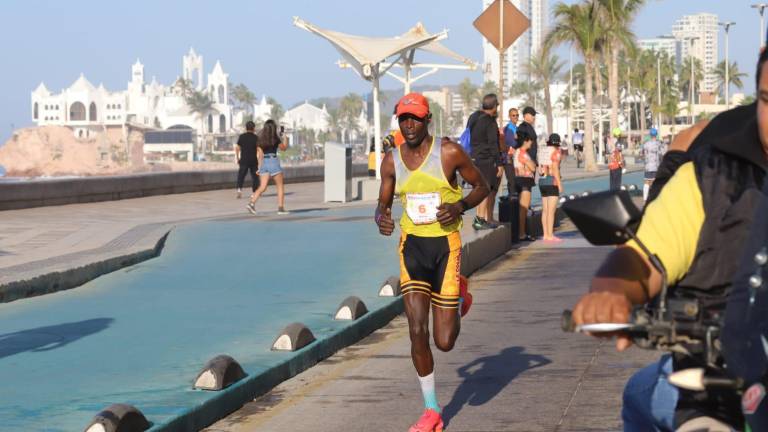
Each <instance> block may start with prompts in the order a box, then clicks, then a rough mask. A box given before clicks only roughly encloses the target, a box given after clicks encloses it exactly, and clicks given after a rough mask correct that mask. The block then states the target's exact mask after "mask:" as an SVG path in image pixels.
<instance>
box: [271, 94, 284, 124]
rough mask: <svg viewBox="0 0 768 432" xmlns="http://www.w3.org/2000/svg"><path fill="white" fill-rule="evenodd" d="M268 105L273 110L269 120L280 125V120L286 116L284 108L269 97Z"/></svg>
mask: <svg viewBox="0 0 768 432" xmlns="http://www.w3.org/2000/svg"><path fill="white" fill-rule="evenodd" d="M267 103H268V104H269V105H272V109H271V110H270V112H269V118H271V119H272V120H274V121H275V122H278V123H279V122H280V119H281V118H283V114H285V110H284V109H283V106H282V105H280V102H278V101H277V100H276V99H275V98H273V97H267Z"/></svg>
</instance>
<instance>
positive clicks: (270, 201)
mask: <svg viewBox="0 0 768 432" xmlns="http://www.w3.org/2000/svg"><path fill="white" fill-rule="evenodd" d="M606 174H607V173H606V171H605V170H602V171H599V172H595V173H587V172H584V171H583V169H576V167H575V161H574V160H573V158H570V159H569V160H567V161H566V162H565V164H564V166H563V177H564V179H576V178H585V177H593V176H600V175H606ZM247 184H248V183H246V185H247ZM267 192H268V193H267V194H266V195H265V196H264V197H262V199H261V200H260V201H259V203H258V204H257V207H258V211H259V215H260V216H262V217H274V216H275V211H276V210H277V198H276V195H275V187H274V186H270V187H269V189H267ZM246 196H247V193H246ZM246 202H247V201H246V199H240V200H237V199H235V192H234V190H218V191H208V192H197V193H186V194H176V195H164V196H153V197H146V198H136V199H128V200H121V201H108V202H97V203H88V204H71V205H63V206H53V207H38V208H31V209H23V210H6V211H2V212H0V286H4V285H5V284H9V283H12V282H15V281H21V280H32V279H33V278H36V277H39V276H42V275H46V274H50V273H53V272H63V271H67V270H70V269H75V268H81V267H83V266H86V265H89V264H91V263H94V262H99V261H104V260H108V259H115V258H120V257H123V256H126V255H128V254H132V253H138V252H139V251H146V250H148V249H152V248H153V247H154V246H155V245H156V243H157V242H158V240H160V239H161V238H162V236H163V235H164V234H165V233H167V232H168V231H169V230H170V229H172V228H173V227H174V226H176V225H178V224H183V223H190V222H196V221H201V220H207V219H216V218H227V217H241V216H244V215H247V213H246V210H245V204H246ZM359 205H370V203H362V202H359V201H357V202H352V203H348V204H338V203H324V202H323V183H319V182H317V183H300V184H290V185H286V207H287V208H288V209H289V210H300V211H306V210H310V209H317V208H334V207H338V206H359Z"/></svg>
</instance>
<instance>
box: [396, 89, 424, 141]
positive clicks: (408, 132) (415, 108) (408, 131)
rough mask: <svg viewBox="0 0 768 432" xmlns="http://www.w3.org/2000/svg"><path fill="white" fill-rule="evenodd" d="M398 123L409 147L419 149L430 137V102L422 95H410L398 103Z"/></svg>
mask: <svg viewBox="0 0 768 432" xmlns="http://www.w3.org/2000/svg"><path fill="white" fill-rule="evenodd" d="M396 114H397V122H398V123H399V125H400V132H401V133H402V134H403V137H404V138H405V143H406V144H407V145H408V146H409V147H418V146H419V145H421V143H422V141H424V138H426V137H427V136H428V135H429V129H428V127H429V122H430V120H431V119H432V114H430V113H429V102H428V101H427V98H425V97H424V96H423V95H422V94H420V93H408V94H407V95H405V96H403V97H402V98H401V99H400V101H398V102H397V111H396Z"/></svg>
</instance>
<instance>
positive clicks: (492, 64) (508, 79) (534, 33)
mask: <svg viewBox="0 0 768 432" xmlns="http://www.w3.org/2000/svg"><path fill="white" fill-rule="evenodd" d="M494 1H495V0H483V10H485V8H487V7H488V6H489V5H490V4H491V3H493V2H494ZM510 1H511V2H512V4H513V5H515V7H516V8H518V9H519V10H520V12H522V13H523V14H524V15H525V16H527V17H528V18H529V19H530V20H531V27H530V28H529V29H528V30H527V31H526V32H525V33H523V34H522V35H520V37H519V38H518V39H517V41H515V43H513V44H512V45H511V46H510V47H509V48H507V51H506V53H505V54H504V94H507V91H508V90H509V86H510V84H511V83H512V82H514V81H527V80H528V79H529V76H528V72H527V70H526V65H527V64H528V62H529V61H530V59H531V56H532V55H534V54H536V52H538V50H539V49H540V48H541V46H542V44H543V43H544V38H545V37H546V35H547V31H548V30H549V0H510ZM483 79H484V80H485V81H493V82H496V83H498V81H499V51H498V50H496V48H495V47H494V46H493V45H491V44H490V43H488V41H487V40H485V38H483Z"/></svg>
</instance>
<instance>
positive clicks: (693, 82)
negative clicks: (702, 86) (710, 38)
mask: <svg viewBox="0 0 768 432" xmlns="http://www.w3.org/2000/svg"><path fill="white" fill-rule="evenodd" d="M686 39H687V40H689V41H690V42H691V48H690V51H689V52H688V59H689V60H688V61H689V62H690V65H691V82H690V87H691V88H690V93H691V101H690V103H689V105H688V113H689V114H690V116H691V124H693V103H694V102H695V99H696V91H695V90H694V89H695V88H696V76H695V74H694V70H695V67H694V66H695V62H694V59H695V57H694V56H693V44H694V42H696V40H698V39H699V37H698V36H692V37H689V38H686Z"/></svg>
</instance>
